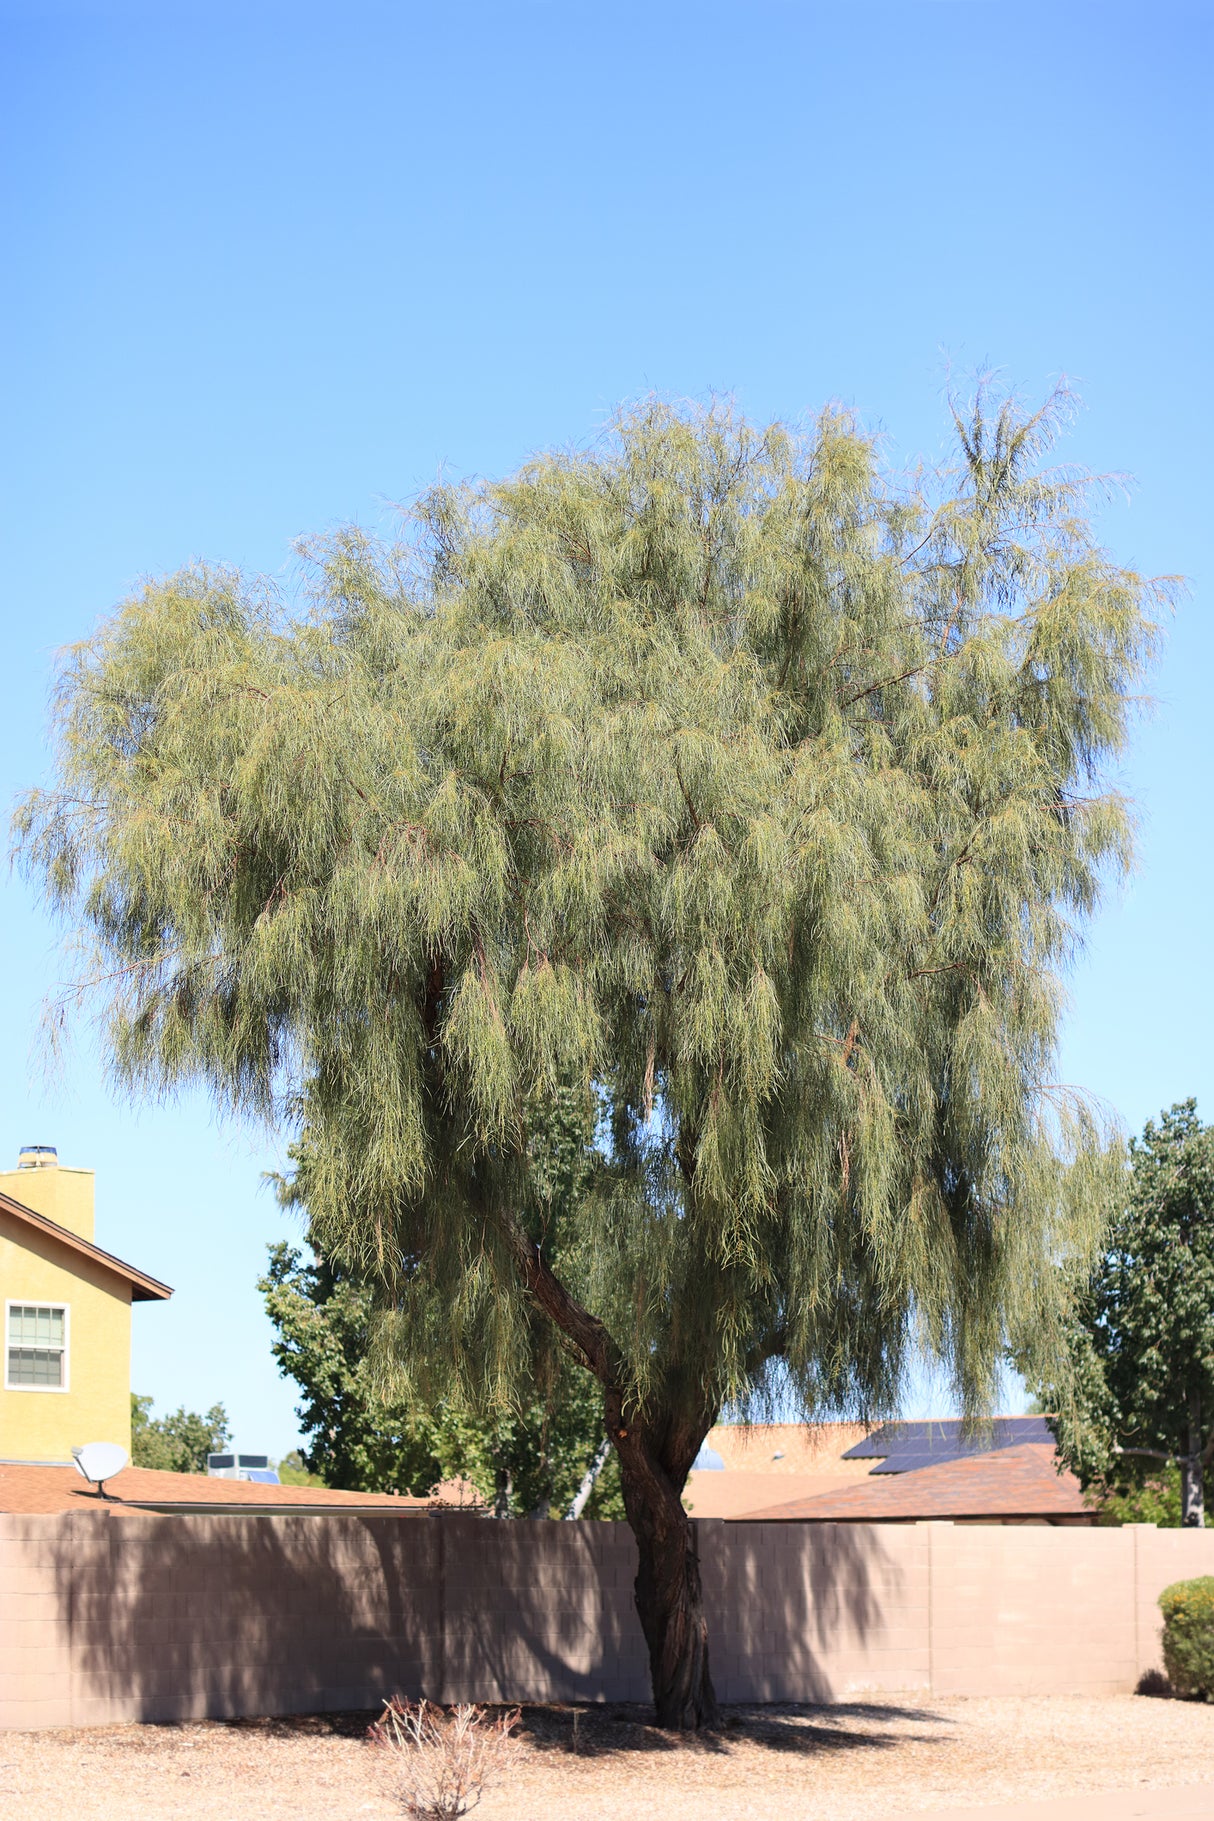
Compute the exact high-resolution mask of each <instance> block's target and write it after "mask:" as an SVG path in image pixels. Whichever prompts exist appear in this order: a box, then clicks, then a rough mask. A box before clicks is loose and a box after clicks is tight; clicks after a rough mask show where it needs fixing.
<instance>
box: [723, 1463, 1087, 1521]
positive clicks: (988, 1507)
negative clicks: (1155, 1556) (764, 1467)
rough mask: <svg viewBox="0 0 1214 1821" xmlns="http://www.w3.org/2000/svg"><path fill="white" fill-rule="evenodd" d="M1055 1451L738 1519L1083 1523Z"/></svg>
mask: <svg viewBox="0 0 1214 1821" xmlns="http://www.w3.org/2000/svg"><path fill="white" fill-rule="evenodd" d="M1055 1460H1056V1456H1055V1453H1054V1450H1053V1448H1047V1447H1042V1446H1041V1445H1040V1444H1036V1443H1028V1444H1025V1445H1023V1446H1021V1447H1019V1448H1001V1449H999V1450H997V1451H996V1452H994V1453H991V1454H979V1455H971V1456H970V1457H969V1458H968V1459H966V1460H960V1461H949V1462H947V1463H945V1464H944V1465H942V1466H939V1467H919V1468H916V1469H915V1471H914V1472H912V1473H898V1474H891V1475H887V1476H885V1477H884V1478H881V1479H877V1478H876V1477H869V1478H866V1479H865V1480H864V1481H863V1482H862V1483H861V1484H859V1485H852V1486H846V1487H840V1488H839V1489H838V1490H833V1491H829V1492H823V1493H819V1494H817V1495H816V1496H815V1497H813V1498H804V1499H793V1500H791V1501H789V1503H787V1504H780V1505H768V1506H765V1507H763V1508H762V1509H758V1510H754V1511H747V1512H743V1513H740V1514H739V1515H740V1516H741V1517H742V1518H743V1519H745V1520H758V1519H763V1520H765V1521H789V1520H795V1519H800V1520H802V1521H808V1522H816V1523H835V1524H838V1523H874V1522H881V1521H883V1520H884V1521H886V1522H889V1521H894V1522H901V1523H913V1522H914V1521H915V1520H916V1519H922V1518H953V1519H961V1518H1005V1519H1010V1518H1039V1519H1046V1520H1050V1521H1056V1520H1058V1519H1059V1518H1070V1519H1075V1518H1087V1519H1089V1520H1090V1518H1091V1513H1090V1511H1089V1510H1088V1508H1087V1506H1086V1505H1085V1504H1084V1502H1083V1495H1082V1493H1081V1491H1080V1487H1079V1481H1078V1480H1077V1479H1076V1478H1075V1476H1074V1474H1073V1473H1070V1472H1064V1473H1058V1472H1057V1471H1056V1468H1055Z"/></svg>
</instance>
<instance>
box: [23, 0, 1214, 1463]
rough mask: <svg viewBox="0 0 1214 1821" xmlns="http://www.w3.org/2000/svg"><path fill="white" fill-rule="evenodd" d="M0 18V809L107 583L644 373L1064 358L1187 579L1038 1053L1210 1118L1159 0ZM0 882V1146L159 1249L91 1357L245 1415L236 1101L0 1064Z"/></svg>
mask: <svg viewBox="0 0 1214 1821" xmlns="http://www.w3.org/2000/svg"><path fill="white" fill-rule="evenodd" d="M0 34H2V40H3V42H2V47H0V123H2V124H0V133H2V135H3V141H4V145H3V168H4V174H5V176H4V185H3V209H4V222H3V245H4V248H5V251H6V254H7V260H6V264H7V268H8V270H7V277H6V280H5V283H4V286H3V289H2V291H0V319H2V320H0V335H2V342H0V345H2V346H3V349H4V365H5V378H4V393H5V417H6V420H7V425H6V435H5V436H4V439H3V448H2V450H0V463H2V466H3V475H2V477H0V479H2V485H0V512H2V514H3V521H4V522H3V538H4V552H5V557H4V562H3V565H2V566H0V587H2V590H3V592H2V595H0V630H2V637H3V670H2V672H0V704H2V707H0V796H2V797H3V798H4V799H5V801H6V802H7V801H9V800H11V798H12V796H13V795H14V794H15V793H16V792H17V791H18V790H19V789H20V788H22V787H24V786H26V785H28V784H30V783H34V782H36V781H37V780H38V779H39V778H40V777H41V776H42V775H43V773H44V770H45V765H46V753H45V747H44V725H45V704H46V695H47V689H48V685H49V681H50V678H51V674H52V668H53V663H54V653H55V651H56V649H57V648H58V647H59V646H61V645H62V644H64V643H66V642H68V641H70V640H72V639H75V638H78V637H80V636H82V635H83V634H85V633H87V632H88V630H89V629H90V628H91V627H92V626H93V625H94V624H95V623H96V621H97V620H98V618H99V617H100V616H102V615H103V614H104V613H106V611H107V610H108V609H109V608H110V607H112V605H113V604H114V603H116V602H117V601H118V600H120V599H121V598H122V597H123V595H124V594H125V593H126V592H127V591H129V590H130V589H131V588H132V587H133V586H135V585H136V583H137V582H138V580H139V578H140V577H141V576H144V575H147V574H155V573H158V572H162V571H165V570H171V569H173V568H176V567H177V566H178V565H180V564H181V563H183V562H185V561H186V560H187V559H189V558H190V557H193V556H207V557H210V558H217V559H223V560H227V561H231V562H236V563H239V564H241V565H243V566H246V567H248V568H250V569H254V570H261V571H266V572H270V573H281V572H283V571H285V569H286V568H287V566H288V565H289V562H290V546H291V540H292V539H293V538H294V537H296V536H297V535H299V534H300V533H303V532H307V531H314V530H318V529H322V528H324V527H325V526H328V525H332V524H334V523H337V522H339V521H342V520H351V519H356V520H358V521H360V522H361V523H363V524H366V525H369V526H376V525H381V524H384V523H386V522H387V517H388V513H389V505H388V502H390V501H393V500H402V499H406V498H407V497H409V496H410V495H411V494H412V493H414V492H415V491H416V490H417V489H418V488H419V487H421V486H424V485H425V484H426V483H427V482H428V481H430V480H431V479H433V477H434V476H435V474H436V472H437V470H438V469H439V467H440V466H442V467H444V468H445V469H446V471H447V472H448V473H453V474H471V473H490V474H492V473H497V472H501V471H503V470H505V469H508V468H511V467H513V466H514V465H515V464H516V463H517V462H518V461H519V460H520V459H522V458H523V457H524V456H525V455H526V454H527V453H528V452H529V451H531V450H533V449H535V448H537V447H540V446H543V445H546V444H551V443H565V442H569V441H572V440H576V439H579V438H582V437H585V436H587V435H588V434H590V433H592V432H593V431H594V429H595V427H596V426H597V425H598V424H599V423H601V422H602V420H603V418H604V416H605V415H606V414H607V413H608V412H609V411H610V410H611V408H612V406H613V405H614V404H615V403H616V402H617V401H619V400H620V399H622V398H625V397H631V396H635V395H636V394H638V393H641V392H644V391H646V390H648V389H651V388H657V389H659V390H662V391H666V392H674V393H678V394H690V395H702V394H703V393H704V392H705V391H706V390H707V389H709V388H718V389H726V390H732V391H733V392H734V393H735V394H736V396H737V398H738V400H739V402H740V403H741V404H742V406H743V407H744V408H745V409H746V410H747V411H748V412H750V413H752V414H754V415H757V416H781V417H795V416H797V415H799V414H801V413H803V412H806V411H812V410H814V409H816V408H817V407H818V406H819V405H821V404H822V403H823V402H825V401H826V400H828V399H842V400H845V401H847V402H848V403H850V404H853V405H854V406H855V407H856V408H857V409H858V410H859V412H860V413H861V414H862V415H863V417H864V418H865V419H866V420H867V421H868V422H869V423H871V424H873V425H874V426H878V427H881V428H883V429H884V431H885V433H886V434H887V436H888V439H889V448H890V454H891V459H893V460H896V461H902V460H909V459H911V458H913V457H914V456H915V455H918V454H922V455H925V456H927V457H928V458H929V459H934V458H936V457H937V456H938V455H939V454H940V452H941V450H942V446H943V440H944V431H945V413H944V408H943V395H944V391H945V388H946V385H947V382H948V373H949V370H950V367H951V369H952V371H953V372H954V374H956V373H958V372H964V371H965V370H967V369H971V370H972V369H975V368H978V367H981V366H984V365H987V364H989V365H993V366H995V367H998V368H999V369H1001V370H1002V371H1003V372H1004V373H1006V375H1007V376H1008V378H1009V379H1011V380H1013V381H1014V382H1015V383H1016V384H1017V385H1019V386H1020V387H1022V388H1023V389H1024V390H1025V391H1026V392H1028V393H1032V394H1036V393H1040V392H1041V391H1043V390H1044V389H1045V388H1046V387H1048V385H1049V384H1050V383H1051V382H1052V380H1053V379H1054V378H1056V377H1057V376H1058V375H1059V374H1060V373H1066V374H1067V375H1069V376H1071V377H1072V378H1073V379H1074V381H1075V382H1076V383H1077V384H1078V386H1079V388H1080V390H1081V392H1082V394H1083V397H1084V399H1085V401H1086V410H1085V412H1084V414H1083V415H1082V417H1081V418H1080V420H1079V422H1078V424H1077V427H1076V430H1075V433H1074V435H1073V436H1072V438H1071V439H1070V442H1069V445H1068V447H1067V450H1066V454H1067V456H1068V457H1069V458H1070V459H1074V460H1077V461H1081V462H1084V463H1087V464H1089V465H1090V466H1092V467H1093V468H1096V469H1099V470H1118V471H1128V472H1130V473H1132V474H1133V475H1134V476H1135V486H1134V490H1133V492H1132V495H1131V497H1130V499H1129V501H1128V502H1126V501H1123V500H1121V499H1118V500H1117V501H1115V502H1114V504H1113V505H1111V506H1110V507H1109V508H1108V509H1107V511H1106V512H1105V513H1104V515H1103V527H1104V535H1105V537H1106V540H1107V541H1108V542H1109V544H1110V545H1111V546H1112V547H1113V549H1114V550H1115V551H1116V553H1117V554H1118V555H1119V556H1120V557H1121V558H1123V559H1124V560H1126V561H1130V562H1134V563H1136V564H1138V565H1139V566H1140V567H1142V568H1143V569H1145V570H1148V571H1151V572H1154V573H1159V572H1169V573H1172V572H1181V573H1183V574H1184V575H1186V576H1187V577H1188V579H1189V591H1188V595H1187V598H1186V599H1185V600H1184V601H1183V602H1182V605H1181V608H1180V611H1179V613H1178V615H1177V617H1176V619H1175V621H1174V623H1173V625H1172V626H1171V628H1170V631H1169V639H1168V645H1167V650H1166V653H1165V656H1164V659H1163V661H1162V663H1161V665H1160V668H1159V671H1158V674H1157V676H1156V679H1155V684H1154V694H1155V705H1154V709H1153V711H1152V714H1151V716H1150V718H1149V719H1148V720H1146V721H1145V722H1144V724H1143V726H1142V728H1141V730H1140V732H1139V733H1138V736H1137V738H1136V740H1135V744H1134V748H1133V751H1132V753H1131V754H1130V755H1129V757H1128V760H1127V762H1126V765H1125V768H1124V776H1123V779H1122V782H1123V784H1124V785H1125V787H1126V788H1127V789H1128V790H1129V791H1130V792H1131V793H1132V795H1133V796H1134V797H1135V799H1136V801H1137V803H1138V805H1139V808H1140V813H1141V817H1142V843H1141V865H1140V869H1139V872H1138V875H1137V877H1136V878H1135V880H1134V881H1133V883H1132V884H1131V886H1130V887H1129V888H1128V889H1127V890H1126V891H1124V892H1123V893H1121V894H1120V895H1119V896H1118V897H1117V898H1116V899H1115V900H1114V901H1112V902H1111V903H1110V905H1109V906H1108V908H1107V909H1106V910H1105V911H1104V912H1103V914H1102V915H1101V916H1100V918H1099V920H1098V921H1097V923H1096V924H1095V925H1094V927H1093V929H1092V931H1091V937H1090V943H1089V948H1088V953H1087V955H1086V957H1085V959H1084V960H1083V962H1082V963H1081V965H1080V966H1079V968H1078V969H1077V971H1076V974H1075V976H1074V979H1073V981H1072V1009H1071V1013H1070V1016H1069V1019H1068V1023H1067V1028H1066V1038H1065V1044H1064V1055H1063V1064H1064V1074H1065V1077H1066V1079H1068V1080H1070V1081H1074V1082H1078V1083H1081V1084H1083V1085H1084V1086H1086V1087H1087V1088H1089V1089H1091V1090H1092V1091H1094V1092H1095V1093H1097V1094H1098V1095H1100V1096H1101V1097H1102V1098H1103V1099H1104V1100H1105V1101H1106V1102H1107V1103H1108V1105H1109V1106H1110V1107H1111V1108H1112V1109H1114V1110H1115V1111H1116V1112H1117V1113H1119V1114H1120V1116H1121V1117H1122V1118H1123V1119H1124V1120H1125V1121H1126V1122H1127V1124H1128V1125H1129V1126H1130V1127H1138V1126H1141V1124H1142V1122H1143V1120H1144V1119H1145V1118H1147V1117H1149V1116H1150V1115H1151V1114H1152V1113H1153V1112H1155V1111H1157V1110H1158V1109H1159V1108H1160V1107H1162V1106H1164V1105H1167V1104H1169V1103H1170V1102H1171V1101H1172V1100H1174V1099H1177V1098H1179V1097H1183V1096H1185V1095H1187V1094H1196V1095H1197V1097H1198V1100H1199V1103H1200V1105H1201V1107H1202V1110H1203V1112H1204V1113H1205V1115H1206V1116H1207V1117H1214V1081H1212V1074H1214V1053H1212V1049H1211V1041H1210V1032H1211V1027H1212V1023H1214V1018H1212V1014H1214V991H1212V987H1211V971H1210V964H1209V947H1208V939H1209V930H1210V917H1209V911H1208V899H1209V895H1210V889H1211V884H1212V883H1214V867H1212V865H1211V857H1210V855H1211V813H1210V801H1211V784H1212V778H1211V770H1212V768H1211V759H1210V752H1211V722H1212V719H1214V716H1212V713H1211V706H1210V703H1211V696H1210V687H1209V677H1210V674H1211V660H1212V659H1214V640H1212V637H1211V631H1210V621H1209V610H1208V601H1209V593H1210V577H1211V570H1212V562H1211V558H1212V555H1214V552H1212V549H1211V544H1212V532H1211V518H1212V514H1211V509H1210V481H1211V474H1210V462H1209V455H1208V445H1209V430H1210V423H1211V407H1212V404H1214V399H1212V397H1211V361H1210V352H1209V324H1210V314H1211V284H1210V280H1211V264H1212V261H1211V222H1212V221H1214V211H1212V208H1211V201H1212V198H1211V188H1212V183H1211V176H1212V173H1214V155H1212V154H1214V147H1212V145H1211V131H1210V127H1209V119H1210V109H1209V105H1208V104H1209V82H1210V74H1211V67H1212V65H1211V52H1212V50H1214V15H1212V14H1211V11H1210V9H1209V7H1208V6H1207V5H1205V4H1196V5H1174V4H1168V3H1167V0H1157V3H1156V4H1155V5H1153V6H1151V7H1149V8H1148V7H1145V6H1143V5H1141V4H1135V5H1132V6H1127V5H1122V4H1117V3H1116V0H1101V3H1100V4H1075V3H1071V0H1051V4H1048V5H1034V4H1025V3H1023V0H1021V3H1018V4H1015V5H1013V4H1011V3H1010V0H1005V3H1004V4H999V5H996V4H983V3H981V0H953V3H948V0H938V3H934V4H929V3H927V0H896V3H895V0H881V3H873V4H866V3H863V0H853V3H850V4H843V3H840V4H836V5H831V6H824V5H815V4H811V3H804V4H799V5H792V4H789V5H775V4H767V3H765V0H746V3H745V4H742V3H740V0H739V3H737V4H732V5H714V4H703V3H701V4H696V5H684V4H674V3H669V0H649V4H647V5H633V4H628V3H621V0H616V3H615V4H613V5H611V6H590V5H585V4H579V3H578V0H562V3H561V4H538V3H537V4H525V3H523V0H495V3H494V4H484V3H479V4H464V5H458V6H457V5H450V6H447V7H434V6H426V7H422V6H419V5H414V4H409V3H408V0H402V3H400V4H396V5H391V6H376V5H371V4H365V3H361V0H346V3H345V4H344V5H343V6H342V7H340V8H337V7H334V6H331V5H330V6H317V5H314V4H309V3H308V0H294V3H293V4H291V5H290V6H289V7H288V6H278V5H274V4H258V3H257V0H244V3H243V4H241V5H240V6H229V5H226V4H223V3H222V0H209V3H208V4H207V5H206V6H196V5H192V4H190V3H189V0H175V3H174V4H173V5H172V6H171V7H166V6H164V5H163V4H156V5H147V6H138V5H129V6H124V5H122V4H118V3H114V4H102V3H96V4H87V3H86V0H76V3H74V4H73V3H69V0H36V4H34V3H31V4H25V5H23V4H18V3H16V0H0ZM0 892H2V896H0V941H2V944H3V955H4V962H5V964H4V966H3V969H2V970H0V1034H2V1038H3V1041H2V1042H0V1159H2V1160H3V1161H5V1162H6V1163H7V1162H10V1161H11V1162H15V1160H16V1152H17V1149H18V1146H19V1145H20V1144H21V1143H23V1142H26V1141H35V1142H43V1143H57V1144H58V1146H59V1148H60V1154H61V1156H62V1157H63V1159H64V1161H65V1162H69V1163H75V1164H89V1165H93V1166H95V1167H96V1169H97V1171H98V1236H99V1238H100V1240H101V1241H102V1243H103V1244H106V1245H108V1246H109V1247H111V1248H112V1249H113V1250H115V1251H117V1252H119V1253H120V1254H123V1255H125V1256H127V1257H129V1258H131V1259H132V1260H133V1261H135V1262H137V1263H139V1264H140V1265H142V1266H144V1267H145V1268H147V1269H148V1270H150V1271H153V1272H156V1273H157V1274H158V1275H160V1276H162V1277H164V1278H167V1279H168V1281H169V1282H171V1283H173V1284H174V1285H175V1286H177V1294H176V1296H175V1297H174V1299H173V1301H172V1302H171V1303H170V1304H168V1305H167V1306H154V1307H153V1306H142V1307H140V1308H137V1309H136V1311H135V1343H134V1347H135V1356H134V1382H135V1386H136V1388H137V1389H139V1390H142V1391H146V1392H150V1393H152V1394H153V1395H154V1396H155V1397H156V1399H157V1402H158V1404H159V1405H160V1406H162V1407H163V1406H164V1405H173V1404H176V1403H177V1402H178V1401H180V1400H185V1401H186V1402H187V1403H188V1404H191V1405H193V1406H194V1407H198V1406H205V1405H208V1404H210V1403H211V1402H213V1401H214V1400H215V1399H222V1400H223V1401H224V1402H225V1403H226V1404H227V1406H228V1409H229V1410H230V1411H231V1412H232V1414H233V1416H234V1418H235V1426H236V1431H237V1440H238V1442H239V1444H240V1445H242V1446H245V1447H248V1448H253V1447H259V1446H260V1447H268V1448H270V1449H272V1450H282V1449H285V1448H287V1447H289V1446H290V1445H291V1444H292V1442H293V1440H294V1424H293V1417H292V1406H293V1402H294V1393H293V1389H292V1387H291V1386H290V1385H289V1384H287V1383H284V1382H282V1381H280V1380H279V1379H278V1377H277V1375H276V1372H275V1368H274V1365H273V1362H272V1360H271V1359H270V1355H269V1339H270V1336H269V1331H268V1328H267V1326H266V1324H265V1322H264V1318H263V1317H262V1315H261V1312H260V1303H259V1299H258V1297H257V1294H256V1291H255V1288H254V1283H255V1279H256V1277H257V1275H258V1272H259V1271H260V1269H261V1267H262V1263H263V1260H264V1255H265V1246H266V1244H267V1243H268V1242H269V1241H270V1240H271V1239H273V1238H275V1237H279V1236H284V1235H285V1236H289V1235H290V1232H291V1230H292V1229H291V1228H290V1226H289V1225H288V1224H287V1223H286V1222H285V1221H284V1219H283V1217H282V1216H280V1215H279V1213H278V1212H277V1210H276V1208H275V1205H274V1203H273V1201H272V1198H271V1197H270V1196H269V1195H267V1194H266V1193H265V1192H264V1191H261V1190H259V1187H258V1184H259V1178H260V1173H261V1171H262V1170H264V1169H266V1168H272V1167H274V1166H275V1164H276V1163H277V1162H278V1161H279V1159H278V1156H277V1150H276V1145H275V1143H274V1141H273V1139H272V1138H271V1137H268V1136H267V1135H265V1134H262V1133H257V1132H240V1131H237V1132H233V1131H230V1130H221V1129H219V1128H218V1127H217V1126H216V1125H215V1123H214V1122H213V1120H212V1118H211V1116H210V1114H209V1112H208V1110H207V1108H206V1107H205V1105H203V1104H202V1103H201V1102H198V1103H191V1102H186V1103H184V1104H176V1105H172V1106H157V1107H144V1108H143V1109H141V1110H136V1109H132V1108H131V1107H129V1106H126V1105H123V1104H122V1103H121V1102H119V1101H116V1100H115V1099H114V1098H113V1097H112V1096H111V1094H110V1093H109V1092H108V1090H107V1089H106V1087H105V1084H104V1081H103V1077H102V1073H101V1069H100V1067H99V1064H98V1061H97V1058H96V1055H95V1053H94V1050H93V1047H92V1045H91V1043H90V1041H89V1038H88V1034H87V1032H85V1033H83V1034H82V1037H81V1040H80V1042H79V1043H78V1045H77V1048H76V1052H75V1055H74V1058H73V1059H72V1060H71V1061H70V1062H69V1064H68V1066H67V1067H66V1068H65V1070H64V1071H63V1072H62V1073H61V1074H60V1076H59V1077H58V1079H57V1080H56V1081H55V1082H53V1083H50V1084H48V1083H47V1082H46V1081H45V1080H44V1078H43V1076H42V1074H41V1073H40V1072H39V1070H38V1069H37V1067H36V1066H35V1065H34V1063H33V1062H32V1061H31V1051H32V1048H33V1045H34V1043H35V1039H36V1029H37V1023H38V1011H39V1005H40V1002H41V1000H42V998H43V995H44V994H45V993H46V991H47V990H48V989H49V988H51V987H53V985H54V983H55V982H56V980H58V979H60V978H61V977H62V975H63V967H62V964H61V962H60V961H59V960H58V958H57V955H56V949H55V940H54V935H53V932H52V931H51V929H50V928H49V926H48V924H47V922H46V919H45V917H44V916H43V914H42V912H41V911H40V910H39V909H38V908H37V906H36V905H35V904H34V903H33V902H32V900H31V898H30V896H29V894H28V893H27V891H26V890H25V888H24V887H23V885H22V884H21V883H20V881H19V880H17V879H16V878H9V879H7V880H5V881H4V882H3V884H2V886H0ZM928 1395H929V1394H928V1393H927V1392H926V1391H924V1392H922V1394H921V1396H922V1398H926V1397H927V1396H928ZM909 1413H911V1414H914V1413H922V1412H921V1411H911V1412H909Z"/></svg>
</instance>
